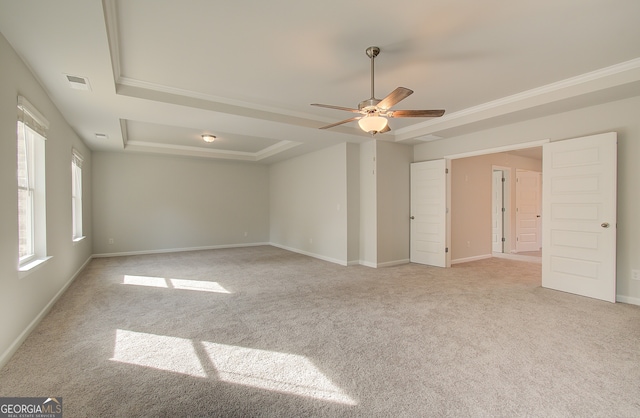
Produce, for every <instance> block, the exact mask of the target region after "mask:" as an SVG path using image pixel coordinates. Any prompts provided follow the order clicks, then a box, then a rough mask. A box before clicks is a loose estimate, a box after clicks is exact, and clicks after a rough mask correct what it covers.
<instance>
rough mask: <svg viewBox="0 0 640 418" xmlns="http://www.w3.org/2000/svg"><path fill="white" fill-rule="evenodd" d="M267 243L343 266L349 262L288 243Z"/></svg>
mask: <svg viewBox="0 0 640 418" xmlns="http://www.w3.org/2000/svg"><path fill="white" fill-rule="evenodd" d="M267 245H272V246H274V247H278V248H282V249H283V250H287V251H291V252H292V253H298V254H302V255H306V256H309V257H313V258H317V259H319V260H323V261H328V262H330V263H335V264H340V265H341V266H347V265H348V263H347V262H346V261H345V260H338V259H337V258H332V257H327V256H324V255H322V254H316V253H312V252H309V251H304V250H300V249H298V248H292V247H287V246H286V245H280V244H276V243H273V242H272V243H269V244H267Z"/></svg>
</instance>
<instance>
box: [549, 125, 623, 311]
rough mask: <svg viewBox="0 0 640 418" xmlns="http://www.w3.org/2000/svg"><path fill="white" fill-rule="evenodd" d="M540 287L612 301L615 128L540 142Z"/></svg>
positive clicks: (615, 164)
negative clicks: (541, 185) (579, 136)
mask: <svg viewBox="0 0 640 418" xmlns="http://www.w3.org/2000/svg"><path fill="white" fill-rule="evenodd" d="M542 164H543V173H544V175H543V194H542V200H543V210H542V212H543V215H542V225H543V228H542V229H543V230H542V240H543V241H542V242H543V243H542V286H543V287H547V288H550V289H556V290H561V291H564V292H569V293H575V294H578V295H582V296H588V297H592V298H596V299H602V300H606V301H609V302H615V300H616V185H617V181H616V169H617V168H616V166H617V135H616V133H615V132H611V133H606V134H600V135H594V136H588V137H583V138H575V139H570V140H566V141H558V142H550V143H548V144H544V145H543V158H542Z"/></svg>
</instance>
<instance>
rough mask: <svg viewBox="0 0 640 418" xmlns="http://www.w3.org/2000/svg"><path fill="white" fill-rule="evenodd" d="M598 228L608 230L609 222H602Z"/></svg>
mask: <svg viewBox="0 0 640 418" xmlns="http://www.w3.org/2000/svg"><path fill="white" fill-rule="evenodd" d="M600 226H601V227H603V228H609V222H603V223H601V224H600Z"/></svg>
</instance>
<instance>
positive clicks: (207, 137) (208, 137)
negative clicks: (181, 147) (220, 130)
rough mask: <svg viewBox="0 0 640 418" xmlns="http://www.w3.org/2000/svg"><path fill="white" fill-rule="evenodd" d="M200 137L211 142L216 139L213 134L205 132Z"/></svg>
mask: <svg viewBox="0 0 640 418" xmlns="http://www.w3.org/2000/svg"><path fill="white" fill-rule="evenodd" d="M202 139H203V140H204V142H213V141H215V140H216V137H215V136H213V135H209V134H205V135H202Z"/></svg>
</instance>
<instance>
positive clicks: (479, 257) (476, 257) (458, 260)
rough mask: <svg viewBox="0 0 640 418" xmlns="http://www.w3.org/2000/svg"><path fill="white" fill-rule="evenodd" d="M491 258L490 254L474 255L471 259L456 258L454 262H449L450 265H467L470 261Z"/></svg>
mask: <svg viewBox="0 0 640 418" xmlns="http://www.w3.org/2000/svg"><path fill="white" fill-rule="evenodd" d="M491 257H492V256H491V254H484V255H474V256H473V257H466V258H457V259H455V260H451V264H460V263H468V262H470V261H478V260H485V259H487V258H491Z"/></svg>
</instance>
